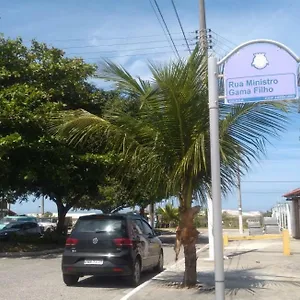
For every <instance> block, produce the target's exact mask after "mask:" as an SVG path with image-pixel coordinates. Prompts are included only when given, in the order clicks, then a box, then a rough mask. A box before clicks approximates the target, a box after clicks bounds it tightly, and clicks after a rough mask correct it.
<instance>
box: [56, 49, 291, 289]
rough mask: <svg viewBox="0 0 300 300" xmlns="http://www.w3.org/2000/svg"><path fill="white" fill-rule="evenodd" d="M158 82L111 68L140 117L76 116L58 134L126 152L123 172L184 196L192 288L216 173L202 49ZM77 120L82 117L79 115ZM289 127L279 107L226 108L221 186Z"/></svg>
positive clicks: (156, 77) (180, 237)
mask: <svg viewBox="0 0 300 300" xmlns="http://www.w3.org/2000/svg"><path fill="white" fill-rule="evenodd" d="M150 70H151V72H152V77H153V81H145V80H142V79H141V78H137V79H136V78H134V77H133V76H132V75H130V74H129V73H128V72H127V71H126V70H125V69H124V68H122V67H120V66H118V65H115V64H113V63H111V62H105V63H104V65H103V66H102V70H101V78H104V79H106V80H108V81H112V82H114V83H115V84H116V88H117V89H118V90H119V91H120V92H121V93H122V95H124V97H126V96H127V97H128V98H131V99H132V98H134V99H138V101H139V103H140V105H139V110H138V112H136V114H135V115H134V116H132V115H130V114H126V113H122V112H116V113H115V114H109V115H107V116H106V118H101V117H98V116H95V115H93V114H91V113H89V112H87V111H81V112H75V113H74V112H68V113H66V114H65V116H64V118H63V119H64V124H63V125H61V126H59V127H58V129H57V132H58V134H59V135H61V136H64V137H66V138H67V140H68V141H69V142H70V143H73V144H75V143H77V144H87V145H88V144H89V143H91V142H93V143H96V142H98V143H99V145H101V144H103V139H102V137H103V133H105V135H106V137H107V140H106V142H107V143H106V144H107V145H106V146H107V147H108V148H112V147H115V148H118V149H122V153H123V170H124V172H126V170H139V174H140V181H141V182H143V184H144V186H145V187H148V188H149V189H152V190H154V191H155V190H158V189H159V187H161V186H164V188H165V192H166V193H167V194H168V195H174V196H177V197H178V198H179V201H180V207H179V215H180V223H179V230H178V232H177V247H176V252H177V254H178V251H179V246H180V245H181V244H182V245H183V248H184V255H185V274H184V280H183V281H184V285H186V286H192V285H194V284H195V283H196V281H197V273H196V247H195V244H196V241H197V237H198V231H197V230H196V228H195V224H194V216H195V215H196V214H197V213H198V212H199V209H200V207H199V206H193V203H194V202H195V201H197V200H198V199H203V200H205V198H206V195H207V193H210V185H211V170H210V162H211V159H213V157H212V158H211V157H210V137H209V108H208V94H207V93H208V88H207V69H206V60H205V55H202V54H199V53H198V51H197V49H196V50H195V52H194V53H193V55H191V57H190V58H189V59H188V60H186V61H185V60H180V61H174V62H171V63H169V64H166V65H162V66H156V65H150ZM74 114H75V115H76V118H74V117H72V115H74ZM285 122H286V116H285V112H283V111H282V107H278V106H277V105H275V104H273V103H263V104H262V103H261V104H256V103H254V104H244V105H237V106H234V107H231V106H226V105H220V137H219V140H220V151H221V178H222V179H221V187H222V191H223V193H226V192H228V191H229V190H230V189H231V188H232V184H233V182H236V174H237V170H238V166H240V168H241V170H243V171H245V170H247V169H248V167H249V166H250V163H251V161H252V160H253V159H258V158H259V155H260V154H262V153H264V151H265V143H266V142H267V141H268V140H267V138H268V137H272V136H276V135H277V134H278V132H279V131H280V130H282V129H283V128H284V125H285Z"/></svg>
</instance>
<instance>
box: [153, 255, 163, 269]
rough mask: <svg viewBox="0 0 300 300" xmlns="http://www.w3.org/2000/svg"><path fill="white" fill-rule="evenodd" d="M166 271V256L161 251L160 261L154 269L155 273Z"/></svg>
mask: <svg viewBox="0 0 300 300" xmlns="http://www.w3.org/2000/svg"><path fill="white" fill-rule="evenodd" d="M163 270H164V254H163V252H162V251H160V255H159V259H158V263H157V265H156V266H155V267H154V271H155V272H158V273H160V272H162V271H163Z"/></svg>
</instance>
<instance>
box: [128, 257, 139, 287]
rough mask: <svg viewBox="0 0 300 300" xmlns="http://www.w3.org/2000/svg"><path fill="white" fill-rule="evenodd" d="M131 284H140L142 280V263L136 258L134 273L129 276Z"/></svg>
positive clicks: (134, 285)
mask: <svg viewBox="0 0 300 300" xmlns="http://www.w3.org/2000/svg"><path fill="white" fill-rule="evenodd" d="M128 280H129V284H130V285H131V286H133V287H136V286H138V285H139V283H140V280H141V263H140V260H139V259H136V261H135V262H134V265H133V269H132V274H131V275H130V277H129V278H128Z"/></svg>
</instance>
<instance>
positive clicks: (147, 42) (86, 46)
mask: <svg viewBox="0 0 300 300" xmlns="http://www.w3.org/2000/svg"><path fill="white" fill-rule="evenodd" d="M183 40H184V39H182V38H180V39H175V41H183ZM165 42H166V41H165V40H157V41H142V42H141V41H139V42H131V43H120V44H108V45H107V44H106V45H85V46H71V47H62V48H63V49H83V48H99V47H111V46H129V45H139V44H152V43H165Z"/></svg>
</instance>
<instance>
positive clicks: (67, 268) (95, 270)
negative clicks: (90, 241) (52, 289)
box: [61, 251, 133, 276]
mask: <svg viewBox="0 0 300 300" xmlns="http://www.w3.org/2000/svg"><path fill="white" fill-rule="evenodd" d="M85 260H96V261H99V260H100V261H103V264H101V265H96V264H93V265H90V264H89V265H86V264H85V263H84V262H85ZM132 265H133V261H132V258H131V255H130V253H128V252H127V251H126V252H125V253H123V255H121V256H119V255H118V256H111V255H101V254H94V255H91V253H76V254H75V253H70V252H68V251H65V253H64V255H63V259H62V266H61V267H62V272H63V274H76V275H79V276H85V275H97V276H126V275H130V274H131V273H132Z"/></svg>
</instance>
